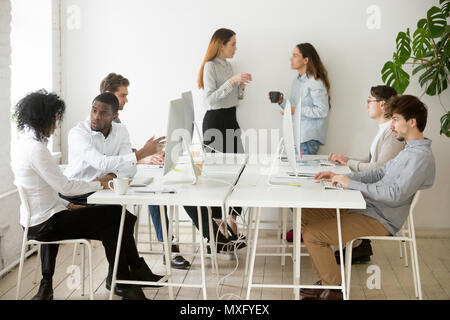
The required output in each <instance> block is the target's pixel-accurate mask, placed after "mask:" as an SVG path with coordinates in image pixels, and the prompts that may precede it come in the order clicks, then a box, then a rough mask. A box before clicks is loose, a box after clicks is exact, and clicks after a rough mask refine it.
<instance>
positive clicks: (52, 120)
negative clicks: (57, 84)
mask: <svg viewBox="0 0 450 320" xmlns="http://www.w3.org/2000/svg"><path fill="white" fill-rule="evenodd" d="M65 110H66V105H65V103H64V101H63V100H61V99H60V98H59V96H58V95H56V94H54V93H48V92H47V91H46V90H45V89H40V90H38V91H35V92H32V93H29V94H27V95H26V96H25V97H24V98H22V99H21V100H20V101H19V102H18V103H17V104H16V109H15V111H14V114H13V119H14V120H15V121H16V123H17V128H18V129H19V130H23V129H25V128H29V129H31V130H33V131H34V134H35V136H36V139H37V140H38V141H42V140H44V139H45V138H46V134H48V133H49V132H50V131H51V130H52V129H53V126H54V125H56V122H57V121H60V120H62V117H63V115H64V111H65Z"/></svg>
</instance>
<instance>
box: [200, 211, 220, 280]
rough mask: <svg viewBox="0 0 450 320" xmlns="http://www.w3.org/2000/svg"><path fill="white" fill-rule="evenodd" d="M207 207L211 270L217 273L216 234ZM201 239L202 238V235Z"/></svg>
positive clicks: (210, 212) (210, 213)
mask: <svg viewBox="0 0 450 320" xmlns="http://www.w3.org/2000/svg"><path fill="white" fill-rule="evenodd" d="M207 209H208V228H209V248H210V249H211V267H212V272H213V273H214V270H215V271H216V272H217V275H219V267H218V266H217V265H216V262H217V259H216V258H217V247H216V235H215V234H214V228H213V225H212V224H213V220H212V211H211V207H208V208H207ZM214 223H216V222H214ZM199 225H200V224H199ZM200 230H202V229H200ZM201 232H202V234H203V231H201ZM219 232H220V231H219ZM202 239H203V236H202Z"/></svg>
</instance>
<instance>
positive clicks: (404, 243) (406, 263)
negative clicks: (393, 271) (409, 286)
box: [402, 241, 409, 268]
mask: <svg viewBox="0 0 450 320" xmlns="http://www.w3.org/2000/svg"><path fill="white" fill-rule="evenodd" d="M402 243H403V252H404V257H405V267H406V268H407V267H408V263H409V262H408V251H406V241H402Z"/></svg>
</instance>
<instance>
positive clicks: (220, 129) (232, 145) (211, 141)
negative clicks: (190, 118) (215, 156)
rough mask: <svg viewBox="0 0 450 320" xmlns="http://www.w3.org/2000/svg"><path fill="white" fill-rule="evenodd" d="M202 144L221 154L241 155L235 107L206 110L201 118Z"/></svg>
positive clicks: (239, 130)
mask: <svg viewBox="0 0 450 320" xmlns="http://www.w3.org/2000/svg"><path fill="white" fill-rule="evenodd" d="M203 143H204V144H206V145H209V146H210V147H212V148H214V149H215V150H217V151H220V152H223V153H243V152H244V147H243V145H242V140H241V128H240V127H239V124H238V122H237V119H236V107H232V108H229V109H219V110H208V111H206V113H205V116H204V118H203Z"/></svg>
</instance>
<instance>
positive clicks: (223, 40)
mask: <svg viewBox="0 0 450 320" xmlns="http://www.w3.org/2000/svg"><path fill="white" fill-rule="evenodd" d="M235 34H236V33H235V32H234V31H233V30H230V29H225V28H221V29H218V30H216V32H214V34H213V36H212V38H211V41H210V42H209V45H208V49H207V50H206V54H205V58H204V59H203V62H202V66H201V67H200V72H199V73H198V79H197V83H198V88H199V89H203V87H204V86H203V69H204V68H205V64H206V63H207V62H208V61H211V60H213V59H214V58H215V57H217V54H218V53H219V51H220V48H221V47H222V45H225V44H227V42H228V41H230V39H231V37H233V36H234V35H235Z"/></svg>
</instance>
